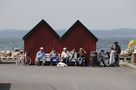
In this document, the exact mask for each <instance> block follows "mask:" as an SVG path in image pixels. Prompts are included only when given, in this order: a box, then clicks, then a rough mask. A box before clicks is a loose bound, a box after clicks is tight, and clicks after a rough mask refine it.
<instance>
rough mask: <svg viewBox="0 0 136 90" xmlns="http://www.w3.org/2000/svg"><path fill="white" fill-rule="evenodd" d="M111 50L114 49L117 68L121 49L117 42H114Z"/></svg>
mask: <svg viewBox="0 0 136 90" xmlns="http://www.w3.org/2000/svg"><path fill="white" fill-rule="evenodd" d="M112 48H113V49H114V51H115V54H114V55H115V65H116V66H119V55H120V53H121V47H120V46H119V45H118V42H117V41H115V42H114V43H113V46H112Z"/></svg>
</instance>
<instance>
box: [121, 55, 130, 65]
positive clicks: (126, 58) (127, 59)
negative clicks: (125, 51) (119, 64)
mask: <svg viewBox="0 0 136 90" xmlns="http://www.w3.org/2000/svg"><path fill="white" fill-rule="evenodd" d="M120 60H123V62H126V61H127V62H129V63H130V62H131V56H128V57H123V56H120Z"/></svg>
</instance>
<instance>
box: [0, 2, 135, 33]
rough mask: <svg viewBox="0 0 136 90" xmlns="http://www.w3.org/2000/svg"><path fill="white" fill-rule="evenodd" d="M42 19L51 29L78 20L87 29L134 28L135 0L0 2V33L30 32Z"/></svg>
mask: <svg viewBox="0 0 136 90" xmlns="http://www.w3.org/2000/svg"><path fill="white" fill-rule="evenodd" d="M42 19H44V20H45V21H47V22H48V24H49V25H50V26H51V27H52V28H53V29H54V30H61V29H69V28H70V27H71V26H72V25H73V24H74V23H75V22H76V21H77V20H80V21H81V22H82V23H83V24H84V25H85V26H86V27H87V28H89V29H114V28H136V0H0V30H2V29H16V30H30V29H32V28H33V27H34V26H35V25H36V24H38V23H39V22H40V21H41V20H42Z"/></svg>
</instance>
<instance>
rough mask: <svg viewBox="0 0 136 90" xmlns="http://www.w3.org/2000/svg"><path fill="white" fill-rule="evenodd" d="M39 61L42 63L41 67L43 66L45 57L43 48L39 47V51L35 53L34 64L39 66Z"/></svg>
mask: <svg viewBox="0 0 136 90" xmlns="http://www.w3.org/2000/svg"><path fill="white" fill-rule="evenodd" d="M40 61H43V62H42V65H44V64H45V61H46V55H45V51H44V48H43V47H40V50H39V51H38V52H37V53H36V64H38V65H39V63H40Z"/></svg>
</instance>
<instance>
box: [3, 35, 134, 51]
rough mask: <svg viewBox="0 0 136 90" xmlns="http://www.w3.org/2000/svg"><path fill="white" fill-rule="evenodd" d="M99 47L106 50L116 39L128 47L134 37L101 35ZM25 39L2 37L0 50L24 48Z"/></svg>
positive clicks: (123, 47) (124, 47) (124, 46)
mask: <svg viewBox="0 0 136 90" xmlns="http://www.w3.org/2000/svg"><path fill="white" fill-rule="evenodd" d="M98 39H99V40H98V42H97V49H98V50H99V49H104V50H106V51H108V50H110V47H111V46H112V44H113V42H114V41H118V42H119V45H120V46H121V48H122V49H126V48H127V45H128V42H129V41H130V40H131V39H132V38H130V37H124V38H122V37H100V38H98ZM23 43H24V42H23V39H22V37H12V38H6V37H5V38H0V50H13V49H14V48H21V49H23V47H24V46H23V45H24V44H23Z"/></svg>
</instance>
